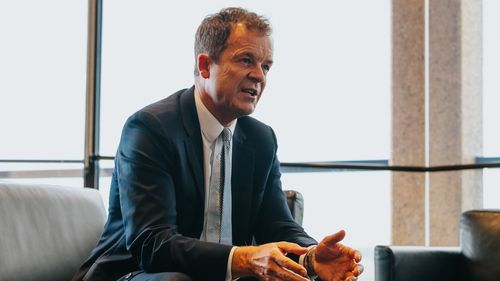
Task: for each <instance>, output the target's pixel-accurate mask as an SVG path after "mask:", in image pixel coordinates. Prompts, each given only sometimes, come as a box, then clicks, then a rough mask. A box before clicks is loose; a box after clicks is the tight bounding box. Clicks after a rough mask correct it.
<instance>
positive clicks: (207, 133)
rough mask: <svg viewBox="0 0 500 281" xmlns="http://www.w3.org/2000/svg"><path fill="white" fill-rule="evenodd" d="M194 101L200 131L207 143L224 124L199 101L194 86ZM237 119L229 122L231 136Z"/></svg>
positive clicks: (219, 131) (212, 139)
mask: <svg viewBox="0 0 500 281" xmlns="http://www.w3.org/2000/svg"><path fill="white" fill-rule="evenodd" d="M194 101H195V105H196V112H197V113H198V120H199V122H200V128H201V133H202V134H203V137H204V138H205V139H206V140H207V141H208V142H209V143H213V142H214V141H215V139H217V137H218V136H219V135H220V133H221V132H222V130H224V126H222V125H221V123H219V121H218V120H217V119H216V118H215V117H214V116H213V115H212V113H210V111H208V109H207V107H206V106H205V105H204V104H203V102H202V101H201V97H200V94H199V93H198V90H197V88H196V87H195V89H194ZM237 120H238V119H235V120H233V121H231V123H229V126H228V128H229V130H230V131H231V136H232V135H233V134H234V128H235V127H236V122H237Z"/></svg>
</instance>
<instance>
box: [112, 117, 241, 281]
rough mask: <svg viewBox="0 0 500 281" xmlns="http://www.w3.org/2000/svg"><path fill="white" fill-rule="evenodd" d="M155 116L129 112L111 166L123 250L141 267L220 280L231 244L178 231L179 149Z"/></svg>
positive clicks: (152, 270) (222, 277) (148, 270)
mask: <svg viewBox="0 0 500 281" xmlns="http://www.w3.org/2000/svg"><path fill="white" fill-rule="evenodd" d="M161 128H162V127H161V124H160V122H159V120H157V119H156V117H155V116H153V115H152V114H149V113H147V112H140V113H138V114H135V115H133V116H132V117H131V118H129V120H128V121H127V123H126V124H125V127H124V129H123V132H122V137H121V142H120V145H119V149H118V153H117V159H116V167H117V178H118V185H119V196H120V208H121V212H122V215H123V224H124V228H125V236H126V237H125V238H126V246H127V250H128V251H129V252H130V253H131V254H132V256H133V257H134V258H135V260H136V262H137V264H138V266H139V267H140V268H141V269H142V270H144V271H146V272H168V271H176V272H184V273H187V274H188V275H190V276H193V277H194V278H195V279H198V280H200V279H203V280H207V277H209V278H210V279H212V277H213V279H214V280H223V279H224V278H225V275H226V265H227V260H228V256H229V252H230V250H231V246H227V245H220V244H216V243H208V242H203V241H199V240H198V239H196V238H190V237H186V236H183V235H182V234H180V233H178V228H177V213H176V204H177V202H176V188H182V187H176V186H175V184H176V181H175V179H174V178H173V176H172V175H173V171H174V169H179V167H177V163H178V157H179V155H178V152H176V150H175V149H174V141H173V140H172V138H171V137H169V136H166V133H165V132H164V131H162V129H161Z"/></svg>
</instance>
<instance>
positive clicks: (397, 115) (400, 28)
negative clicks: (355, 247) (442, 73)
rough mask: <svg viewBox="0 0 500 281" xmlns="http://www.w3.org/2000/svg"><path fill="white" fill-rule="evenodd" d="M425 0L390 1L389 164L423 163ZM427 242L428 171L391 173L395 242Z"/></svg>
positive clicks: (421, 243)
mask: <svg viewBox="0 0 500 281" xmlns="http://www.w3.org/2000/svg"><path fill="white" fill-rule="evenodd" d="M424 8H425V1H424V0H393V1H392V148H391V150H392V153H391V155H392V156H391V165H407V166H425V59H424V58H425V57H424V55H425V13H424V12H425V10H424ZM424 243H425V174H424V173H402V172H393V173H392V244H396V245H424Z"/></svg>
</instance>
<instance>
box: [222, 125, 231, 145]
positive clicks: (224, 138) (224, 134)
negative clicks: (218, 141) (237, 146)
mask: <svg viewBox="0 0 500 281" xmlns="http://www.w3.org/2000/svg"><path fill="white" fill-rule="evenodd" d="M221 134H222V141H224V142H228V141H231V130H230V129H229V128H224V130H222V133H221Z"/></svg>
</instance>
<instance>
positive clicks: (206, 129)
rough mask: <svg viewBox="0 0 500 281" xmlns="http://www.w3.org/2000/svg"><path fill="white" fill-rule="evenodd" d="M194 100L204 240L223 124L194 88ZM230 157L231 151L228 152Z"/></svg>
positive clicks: (230, 261)
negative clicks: (200, 152) (199, 140)
mask: <svg viewBox="0 0 500 281" xmlns="http://www.w3.org/2000/svg"><path fill="white" fill-rule="evenodd" d="M194 100H195V105H196V112H197V113H198V120H199V122H200V130H201V137H202V140H203V173H204V176H205V182H204V185H205V213H204V214H205V215H204V220H203V231H202V232H201V236H200V240H203V241H206V240H207V239H206V229H207V211H208V209H207V207H208V199H209V198H208V197H209V196H208V194H209V189H210V175H211V173H212V159H213V157H214V148H215V140H216V139H217V137H218V136H219V135H220V133H221V132H222V130H224V126H222V125H221V124H220V123H219V121H218V120H217V119H216V118H215V117H214V116H213V115H212V113H210V111H208V109H207V107H206V106H205V105H204V104H203V102H202V101H201V98H200V96H199V93H198V91H197V90H196V88H195V94H194ZM236 122H237V119H236V120H234V121H232V122H231V123H230V124H229V126H228V128H229V130H230V131H231V134H234V128H235V127H236ZM231 147H233V138H231ZM230 157H231V158H232V153H231V154H230ZM231 162H232V161H231ZM235 249H236V247H233V248H232V249H231V252H230V253H229V259H228V261H227V270H226V281H230V280H232V274H231V263H232V260H233V253H234V250H235Z"/></svg>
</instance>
